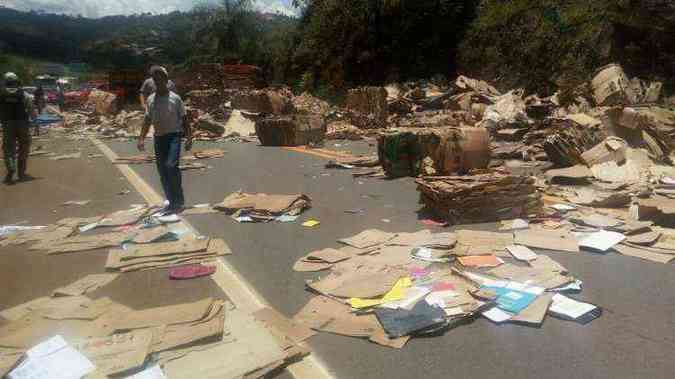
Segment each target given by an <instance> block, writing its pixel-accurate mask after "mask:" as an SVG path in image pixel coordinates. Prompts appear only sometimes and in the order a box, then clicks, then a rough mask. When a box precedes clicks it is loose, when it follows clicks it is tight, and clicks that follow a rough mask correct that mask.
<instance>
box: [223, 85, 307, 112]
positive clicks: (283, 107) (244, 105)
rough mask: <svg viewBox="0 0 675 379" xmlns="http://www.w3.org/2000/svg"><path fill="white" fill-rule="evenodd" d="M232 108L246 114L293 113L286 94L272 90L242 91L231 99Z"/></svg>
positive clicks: (293, 109)
mask: <svg viewBox="0 0 675 379" xmlns="http://www.w3.org/2000/svg"><path fill="white" fill-rule="evenodd" d="M232 107H233V108H235V109H241V110H243V111H245V112H248V113H257V114H264V115H268V114H271V115H284V114H291V113H295V106H294V105H293V103H292V102H291V99H290V97H289V96H287V94H285V93H282V92H281V91H273V90H255V91H242V92H239V93H238V94H236V95H235V96H234V97H233V98H232Z"/></svg>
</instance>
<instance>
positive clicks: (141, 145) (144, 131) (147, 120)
mask: <svg viewBox="0 0 675 379" xmlns="http://www.w3.org/2000/svg"><path fill="white" fill-rule="evenodd" d="M142 96H143V95H141V97H142ZM151 123H152V117H151V116H150V111H149V110H148V109H147V108H146V110H145V117H144V118H143V127H141V134H140V135H139V136H138V143H137V144H136V147H137V148H138V151H145V137H147V136H148V131H150V124H151Z"/></svg>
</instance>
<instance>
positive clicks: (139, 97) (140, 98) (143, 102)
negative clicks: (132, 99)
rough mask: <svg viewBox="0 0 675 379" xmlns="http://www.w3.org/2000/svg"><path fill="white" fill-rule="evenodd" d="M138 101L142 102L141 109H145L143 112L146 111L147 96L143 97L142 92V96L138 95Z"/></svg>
mask: <svg viewBox="0 0 675 379" xmlns="http://www.w3.org/2000/svg"><path fill="white" fill-rule="evenodd" d="M138 100H140V102H141V107H143V110H146V109H145V96H143V93H142V92H141V94H140V95H138Z"/></svg>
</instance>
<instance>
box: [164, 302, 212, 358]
mask: <svg viewBox="0 0 675 379" xmlns="http://www.w3.org/2000/svg"><path fill="white" fill-rule="evenodd" d="M224 328H225V312H224V311H223V310H222V309H221V310H220V311H219V312H218V314H217V315H216V316H215V317H212V318H210V319H209V320H207V321H204V322H197V323H193V324H177V325H169V326H167V327H165V328H163V331H162V333H161V337H160V340H159V341H158V342H156V343H153V345H152V348H151V350H152V351H153V352H158V351H164V350H169V349H174V348H180V347H182V346H185V345H189V344H191V343H195V342H198V341H204V340H210V339H218V340H219V339H221V338H222V336H223V333H224Z"/></svg>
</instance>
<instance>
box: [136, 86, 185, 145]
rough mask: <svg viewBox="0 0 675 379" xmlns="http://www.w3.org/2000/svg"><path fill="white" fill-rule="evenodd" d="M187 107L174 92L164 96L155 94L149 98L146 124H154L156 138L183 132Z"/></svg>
mask: <svg viewBox="0 0 675 379" xmlns="http://www.w3.org/2000/svg"><path fill="white" fill-rule="evenodd" d="M184 116H185V106H184V105H183V100H182V99H181V98H180V96H178V95H177V94H176V93H174V92H169V93H168V94H167V95H164V96H157V93H153V94H152V95H150V97H149V98H148V111H147V112H146V113H145V119H146V122H150V123H152V125H153V127H154V128H155V135H156V136H163V135H166V134H170V133H182V132H183V117H184Z"/></svg>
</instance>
